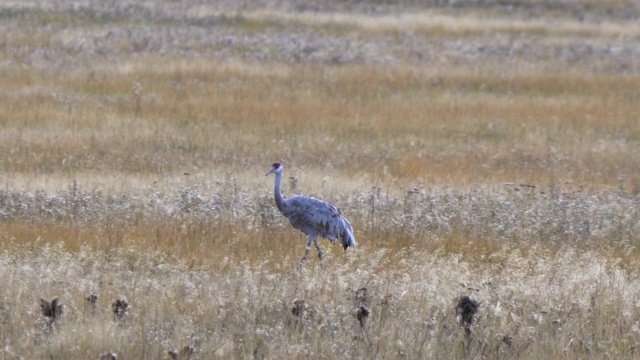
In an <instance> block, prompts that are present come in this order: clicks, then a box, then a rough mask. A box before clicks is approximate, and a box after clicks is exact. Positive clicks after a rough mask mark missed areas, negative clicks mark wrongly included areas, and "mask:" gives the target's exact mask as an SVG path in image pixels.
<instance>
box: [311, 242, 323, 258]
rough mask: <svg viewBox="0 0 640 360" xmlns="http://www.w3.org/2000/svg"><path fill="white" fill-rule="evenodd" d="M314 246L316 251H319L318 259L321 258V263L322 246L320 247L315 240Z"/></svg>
mask: <svg viewBox="0 0 640 360" xmlns="http://www.w3.org/2000/svg"><path fill="white" fill-rule="evenodd" d="M313 245H315V246H316V250H318V257H319V258H320V261H322V250H320V246H319V245H318V240H316V239H313Z"/></svg>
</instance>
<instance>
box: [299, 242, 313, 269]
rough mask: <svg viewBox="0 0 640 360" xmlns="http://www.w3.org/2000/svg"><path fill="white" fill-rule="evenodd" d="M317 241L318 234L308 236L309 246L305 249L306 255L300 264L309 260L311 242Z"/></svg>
mask: <svg viewBox="0 0 640 360" xmlns="http://www.w3.org/2000/svg"><path fill="white" fill-rule="evenodd" d="M315 242H316V235H309V237H308V238H307V248H306V249H305V251H304V256H303V257H302V260H300V264H304V262H305V261H307V255H309V248H311V243H315Z"/></svg>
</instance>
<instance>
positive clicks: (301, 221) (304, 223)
mask: <svg viewBox="0 0 640 360" xmlns="http://www.w3.org/2000/svg"><path fill="white" fill-rule="evenodd" d="M283 170H284V167H283V166H282V164H281V163H279V162H276V163H273V165H272V167H271V169H270V170H269V171H268V172H267V173H266V174H265V176H266V175H269V174H272V173H275V174H276V181H275V186H274V195H275V198H276V205H277V206H278V210H280V212H281V213H282V215H284V216H286V217H287V218H288V219H289V222H290V223H291V226H293V227H294V228H296V229H298V230H300V231H302V232H303V233H304V234H305V235H307V248H306V250H305V252H304V256H303V257H302V260H300V263H301V264H302V263H304V262H305V260H307V255H308V254H309V248H310V247H311V243H313V244H314V245H315V246H316V250H318V257H319V258H320V260H322V251H321V250H320V246H318V242H317V241H316V239H317V237H318V236H320V237H323V238H325V239H329V241H331V244H334V243H335V241H336V240H339V241H340V243H342V247H344V249H345V251H346V250H347V249H348V248H350V247H355V246H356V240H355V238H354V237H353V229H352V228H351V225H350V224H349V222H348V221H347V219H345V218H344V217H342V215H341V214H340V211H338V209H337V208H336V207H335V206H333V205H331V204H328V203H326V202H324V201H322V200H318V199H314V198H310V197H306V196H300V195H298V196H292V197H290V198H284V197H283V196H282V194H281V193H280V182H281V181H282V171H283Z"/></svg>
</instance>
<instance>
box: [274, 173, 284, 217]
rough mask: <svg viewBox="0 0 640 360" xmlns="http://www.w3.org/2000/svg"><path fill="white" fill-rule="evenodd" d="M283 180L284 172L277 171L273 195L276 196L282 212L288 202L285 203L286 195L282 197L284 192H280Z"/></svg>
mask: <svg viewBox="0 0 640 360" xmlns="http://www.w3.org/2000/svg"><path fill="white" fill-rule="evenodd" d="M281 181H282V173H281V172H277V173H276V184H275V186H274V188H273V195H274V196H275V198H276V205H278V210H280V212H284V210H285V208H286V206H287V204H286V203H285V201H284V200H285V199H284V197H282V193H281V192H280V182H281Z"/></svg>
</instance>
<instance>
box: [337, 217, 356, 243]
mask: <svg viewBox="0 0 640 360" xmlns="http://www.w3.org/2000/svg"><path fill="white" fill-rule="evenodd" d="M340 242H341V243H342V247H343V248H344V249H345V250H347V249H348V248H355V247H356V238H355V237H354V236H353V229H352V228H351V224H349V222H348V221H347V220H346V219H344V218H342V217H341V218H340Z"/></svg>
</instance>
